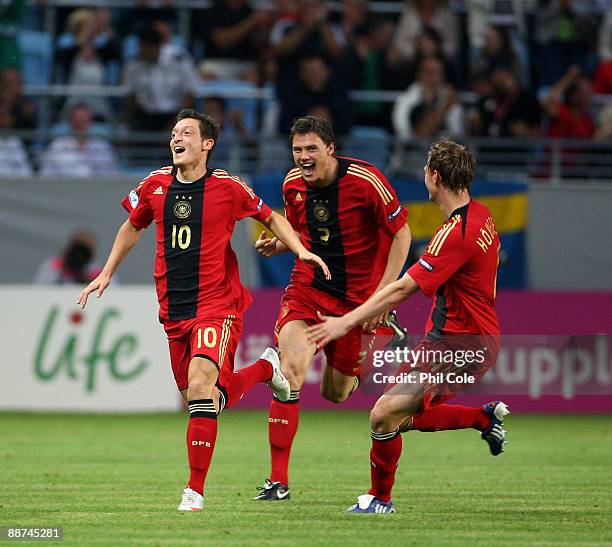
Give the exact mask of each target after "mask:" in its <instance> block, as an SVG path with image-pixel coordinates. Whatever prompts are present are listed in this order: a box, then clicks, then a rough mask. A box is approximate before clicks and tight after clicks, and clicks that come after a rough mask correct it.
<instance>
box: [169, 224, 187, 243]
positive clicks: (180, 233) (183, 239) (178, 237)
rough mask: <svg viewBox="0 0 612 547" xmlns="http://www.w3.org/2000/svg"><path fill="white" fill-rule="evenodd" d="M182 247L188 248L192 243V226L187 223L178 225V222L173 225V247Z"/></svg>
mask: <svg viewBox="0 0 612 547" xmlns="http://www.w3.org/2000/svg"><path fill="white" fill-rule="evenodd" d="M177 243H178V246H179V248H180V249H186V248H187V247H189V244H190V243H191V228H190V227H189V226H187V225H186V224H183V225H182V226H178V227H177V225H176V224H173V225H172V248H173V249H176V245H177Z"/></svg>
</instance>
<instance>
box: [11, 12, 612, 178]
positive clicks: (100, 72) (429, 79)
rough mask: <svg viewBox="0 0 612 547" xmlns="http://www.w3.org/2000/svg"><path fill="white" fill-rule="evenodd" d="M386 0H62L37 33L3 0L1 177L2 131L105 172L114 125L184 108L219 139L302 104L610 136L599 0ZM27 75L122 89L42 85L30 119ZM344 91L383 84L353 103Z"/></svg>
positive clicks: (446, 126) (607, 45)
mask: <svg viewBox="0 0 612 547" xmlns="http://www.w3.org/2000/svg"><path fill="white" fill-rule="evenodd" d="M99 4H100V6H101V5H103V4H104V2H100V3H99ZM393 4H395V6H396V9H384V10H382V9H377V5H378V6H380V5H382V4H380V3H379V2H377V1H375V0H370V2H368V1H366V0H339V1H338V2H334V3H327V2H323V1H320V0H271V1H270V2H266V3H261V4H260V3H258V4H256V5H255V4H251V3H250V2H248V0H211V2H210V5H209V7H208V8H206V9H190V10H189V11H188V15H189V17H188V19H187V21H188V22H189V25H188V28H187V29H185V25H184V24H183V25H182V27H181V21H180V20H179V19H180V18H179V17H178V16H177V14H178V13H179V9H178V8H179V7H180V6H181V2H180V1H178V0H176V1H174V2H173V1H172V0H163V1H155V0H141V1H139V2H135V3H133V4H130V6H138V7H111V8H106V7H100V6H98V7H82V8H75V7H74V6H70V7H62V6H61V2H59V3H58V6H55V5H54V7H53V10H54V14H55V25H54V26H55V28H56V29H57V32H56V33H55V35H52V36H50V35H49V32H48V31H47V30H46V28H45V13H46V10H48V9H49V8H50V6H48V5H47V3H46V2H45V0H37V1H36V2H27V3H26V2H25V0H2V1H1V2H0V160H1V161H0V174H2V173H4V174H24V175H28V174H30V173H31V172H32V168H31V166H30V162H29V161H28V154H27V152H26V149H25V148H24V146H23V144H24V139H20V138H18V137H17V136H14V135H10V134H9V133H8V132H7V131H2V130H7V129H35V128H38V129H40V128H41V125H45V124H46V125H47V126H48V127H43V129H49V130H50V131H51V133H52V136H53V139H52V140H51V141H50V142H49V144H48V146H47V147H46V149H45V150H44V151H42V152H41V154H40V157H39V160H38V161H37V163H36V166H37V168H38V170H39V171H40V173H41V174H48V175H53V174H59V175H65V174H79V175H81V174H82V175H89V174H96V173H109V172H113V170H114V169H116V165H117V162H116V158H115V152H114V151H113V147H112V145H111V144H110V142H109V139H110V137H111V135H112V134H114V133H115V131H116V129H117V127H120V126H124V127H125V129H126V130H127V131H132V132H135V131H164V130H168V129H169V128H170V127H171V125H172V124H173V121H174V118H175V116H176V113H177V111H178V110H179V109H180V108H182V107H189V106H195V107H196V108H199V109H201V110H204V111H206V112H208V113H210V114H211V115H213V116H214V117H216V118H217V119H218V120H219V121H220V123H222V125H223V129H224V134H223V135H224V136H223V139H231V138H234V137H240V138H242V139H244V140H245V142H247V143H248V142H249V140H250V141H251V142H252V144H253V146H255V145H256V142H255V141H256V136H257V135H266V136H270V135H276V134H280V135H284V134H285V133H286V131H287V129H288V128H289V126H290V125H291V123H292V120H293V119H294V118H295V117H297V116H301V115H305V114H317V115H320V116H324V117H327V118H329V119H331V120H332V121H333V124H334V127H335V129H336V132H337V133H338V134H339V135H347V136H350V135H353V134H357V135H359V134H360V133H359V131H363V130H364V128H366V129H367V128H371V129H374V130H376V131H379V132H381V133H383V134H388V135H394V136H396V137H399V138H401V139H412V138H423V139H431V138H435V137H436V136H438V135H441V134H445V135H457V136H461V135H474V136H491V137H498V136H500V137H517V138H521V139H525V138H537V137H546V136H549V137H552V138H575V139H606V138H611V137H612V100H611V101H610V103H609V104H607V102H606V100H598V101H597V102H596V103H594V100H593V94H594V93H595V94H598V96H599V95H606V94H612V0H456V1H444V0H406V1H404V2H395V3H393V2H385V3H384V6H385V7H387V8H388V7H389V6H392V5H393ZM112 5H113V6H116V5H117V4H116V3H114V4H112ZM264 6H265V7H264ZM183 23H184V20H183ZM41 37H42V38H43V39H46V40H47V41H48V44H49V46H50V48H49V51H48V52H47V53H46V55H48V62H47V64H48V65H50V67H51V70H49V74H48V77H45V76H44V75H43V74H42V69H38V70H36V69H34V70H32V68H31V67H36V66H37V65H36V64H35V63H32V62H30V61H32V59H31V58H32V57H36V55H37V51H38V50H37V49H36V48H37V47H38V46H37V45H36V43H35V39H39V38H41ZM39 50H40V51H39V53H38V54H39V55H43V56H44V55H45V53H44V51H42V49H41V48H39ZM42 66H43V68H44V65H42ZM41 79H42V80H43V81H41ZM33 84H43V85H44V84H66V85H85V86H92V87H93V88H101V87H104V86H108V87H109V88H110V87H112V86H118V85H122V86H124V88H125V89H126V92H127V96H126V97H116V96H102V95H95V96H94V95H91V94H86V95H85V94H84V95H74V94H72V95H70V96H66V97H61V98H55V99H54V100H53V103H52V109H51V110H52V113H51V117H50V119H49V118H47V119H46V120H44V121H41V116H40V115H38V114H37V109H38V108H39V101H40V99H39V98H37V97H36V96H35V95H30V94H28V95H27V96H24V91H23V88H24V85H33ZM228 89H229V90H231V91H232V93H233V94H232V95H231V97H229V98H228V96H227V93H226V91H227V90H228ZM261 89H270V90H272V94H271V95H272V96H273V97H274V98H275V99H274V100H258V101H252V102H253V104H251V102H249V101H242V102H241V101H240V91H241V90H244V91H245V92H248V91H250V90H261ZM202 91H205V92H206V91H208V93H204V94H203V93H202ZM211 91H212V92H214V93H213V95H212V96H211ZM355 91H362V92H371V91H387V92H394V93H395V96H393V100H385V98H384V97H382V96H376V95H374V96H372V95H366V96H365V99H363V100H358V101H357V100H354V99H352V98H351V97H354V96H355V94H354V93H352V94H351V95H349V94H350V93H351V92H355ZM203 95H207V96H206V97H204V96H203ZM245 97H249V95H246V94H245ZM362 134H365V135H367V134H369V133H367V131H366V132H365V133H362ZM26 144H27V139H26ZM219 145H220V147H222V146H223V142H220V143H219Z"/></svg>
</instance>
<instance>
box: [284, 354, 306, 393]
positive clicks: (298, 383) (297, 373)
mask: <svg viewBox="0 0 612 547" xmlns="http://www.w3.org/2000/svg"><path fill="white" fill-rule="evenodd" d="M281 369H282V371H283V374H284V375H285V378H287V380H288V381H289V385H290V386H291V389H292V390H298V389H301V388H302V384H303V383H304V376H305V372H304V370H303V367H301V366H299V364H298V363H296V362H295V361H292V360H288V359H287V360H283V361H282V362H281Z"/></svg>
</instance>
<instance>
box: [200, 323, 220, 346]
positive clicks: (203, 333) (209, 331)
mask: <svg viewBox="0 0 612 547" xmlns="http://www.w3.org/2000/svg"><path fill="white" fill-rule="evenodd" d="M202 343H204V346H205V347H207V348H214V347H215V346H216V345H217V331H216V330H215V328H214V327H206V328H205V329H204V330H202V329H198V349H201V348H202Z"/></svg>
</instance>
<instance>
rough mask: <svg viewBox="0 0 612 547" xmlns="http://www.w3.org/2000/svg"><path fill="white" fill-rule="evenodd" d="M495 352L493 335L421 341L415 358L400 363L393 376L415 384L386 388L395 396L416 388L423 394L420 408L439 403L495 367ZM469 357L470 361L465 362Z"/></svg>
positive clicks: (496, 349) (496, 340)
mask: <svg viewBox="0 0 612 547" xmlns="http://www.w3.org/2000/svg"><path fill="white" fill-rule="evenodd" d="M498 352H499V341H498V338H497V337H496V336H489V335H484V334H483V335H445V336H444V337H443V338H441V339H439V340H434V339H432V338H427V337H424V338H421V340H420V341H419V342H418V343H417V344H416V346H415V347H414V348H413V353H412V355H413V356H414V357H413V358H412V359H409V360H408V361H407V362H406V363H404V364H402V365H401V366H400V367H399V368H398V369H397V373H396V376H399V375H401V374H412V375H414V376H415V377H416V378H418V381H417V382H416V383H415V384H412V385H410V384H404V386H405V387H403V386H402V384H400V383H398V384H396V385H395V386H393V385H389V386H388V388H387V390H386V391H389V390H391V389H393V391H394V392H395V393H398V394H401V393H402V392H403V391H408V390H409V391H410V392H414V389H415V385H416V386H417V387H416V389H418V390H420V389H422V390H423V392H424V396H423V409H426V408H428V407H429V406H435V405H439V404H442V403H444V402H446V401H448V400H449V399H452V398H453V397H455V396H457V395H459V394H460V393H462V392H463V391H464V390H465V389H466V388H469V386H470V385H472V384H470V383H469V382H467V381H465V380H466V379H467V378H473V381H474V382H473V383H477V382H478V381H479V380H480V379H481V378H482V377H483V376H484V375H485V374H486V373H487V371H488V370H489V369H490V368H491V367H492V366H493V365H494V364H495V362H496V361H497V354H498ZM468 355H469V356H470V359H469V361H472V362H469V361H468V360H467V356H468ZM453 357H454V358H453ZM421 374H422V375H423V376H421ZM425 375H426V376H427V378H425V377H424V376H425ZM458 379H463V380H464V381H458Z"/></svg>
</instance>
